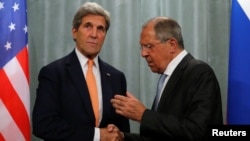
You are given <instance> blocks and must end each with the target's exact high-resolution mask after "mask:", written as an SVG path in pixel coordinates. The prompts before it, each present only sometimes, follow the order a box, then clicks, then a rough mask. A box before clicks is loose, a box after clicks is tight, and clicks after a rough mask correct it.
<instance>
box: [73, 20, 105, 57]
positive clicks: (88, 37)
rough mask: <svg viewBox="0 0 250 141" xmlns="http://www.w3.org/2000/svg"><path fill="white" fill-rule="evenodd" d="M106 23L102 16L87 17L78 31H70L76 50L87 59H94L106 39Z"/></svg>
mask: <svg viewBox="0 0 250 141" xmlns="http://www.w3.org/2000/svg"><path fill="white" fill-rule="evenodd" d="M106 33H107V32H106V22H105V18H104V17H103V16H99V15H87V16H85V17H83V18H82V23H81V25H80V26H79V28H78V29H72V36H73V39H75V40H76V47H77V48H78V50H79V51H80V52H81V53H82V54H83V55H85V56H86V57H88V58H94V57H95V56H96V55H97V54H98V53H99V52H100V51H101V48H102V45H103V43H104V40H105V37H106Z"/></svg>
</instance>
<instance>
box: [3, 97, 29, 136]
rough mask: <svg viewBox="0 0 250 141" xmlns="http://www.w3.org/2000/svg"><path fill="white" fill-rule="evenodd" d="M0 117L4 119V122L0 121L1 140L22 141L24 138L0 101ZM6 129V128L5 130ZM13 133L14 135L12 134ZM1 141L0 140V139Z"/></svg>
mask: <svg viewBox="0 0 250 141" xmlns="http://www.w3.org/2000/svg"><path fill="white" fill-rule="evenodd" d="M0 111H1V112H0V115H1V117H3V118H4V120H2V121H0V123H1V124H0V129H1V132H2V137H1V138H3V139H2V140H3V141H4V140H6V141H24V140H25V138H24V136H23V134H22V132H21V131H20V129H19V128H18V127H17V125H16V123H15V122H14V120H13V119H12V117H11V115H10V113H9V112H8V110H7V108H6V107H5V105H4V104H3V102H2V101H1V100H0ZM6 127H7V128H6ZM13 133H14V134H13ZM0 140H1V139H0Z"/></svg>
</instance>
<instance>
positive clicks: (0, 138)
mask: <svg viewBox="0 0 250 141" xmlns="http://www.w3.org/2000/svg"><path fill="white" fill-rule="evenodd" d="M0 141H4V138H3V135H2V134H1V133H0Z"/></svg>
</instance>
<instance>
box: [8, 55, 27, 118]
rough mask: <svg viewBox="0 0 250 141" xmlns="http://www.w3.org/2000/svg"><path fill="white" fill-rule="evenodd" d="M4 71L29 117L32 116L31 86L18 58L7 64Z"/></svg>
mask: <svg viewBox="0 0 250 141" xmlns="http://www.w3.org/2000/svg"><path fill="white" fill-rule="evenodd" d="M21 58H22V57H21ZM4 71H5V73H6V75H7V77H8V79H9V80H10V82H11V85H12V86H13V88H14V89H15V91H16V92H17V94H18V96H19V97H20V99H21V101H22V102H23V104H24V105H25V109H26V111H27V112H28V115H30V114H29V111H30V110H29V109H30V105H29V103H30V99H29V84H28V80H27V78H26V75H25V73H24V71H23V69H22V66H21V65H20V64H19V61H18V60H17V58H16V57H15V58H13V59H12V60H10V61H9V63H8V64H6V66H5V67H4Z"/></svg>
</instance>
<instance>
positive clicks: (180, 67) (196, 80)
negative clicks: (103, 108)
mask: <svg viewBox="0 0 250 141" xmlns="http://www.w3.org/2000/svg"><path fill="white" fill-rule="evenodd" d="M140 44H141V55H142V57H144V58H145V59H146V61H147V63H148V66H149V67H150V69H151V71H152V72H154V73H159V74H161V75H162V76H164V75H165V76H166V78H165V80H164V81H163V87H162V88H161V89H159V90H158V91H160V95H159V102H157V98H156V99H155V101H154V104H153V106H152V109H151V110H150V109H146V108H145V106H144V105H143V104H142V103H141V102H140V101H139V100H138V99H136V98H135V97H134V96H133V95H132V94H131V93H127V97H125V96H119V95H116V96H115V98H114V99H112V100H111V102H112V103H113V106H114V107H115V108H116V112H117V113H118V114H121V115H123V116H125V117H127V118H130V119H132V120H135V121H138V122H140V133H139V134H135V133H133V134H129V133H124V136H125V140H126V141H127V140H128V141H160V140H164V141H176V140H182V141H183V140H189V141H205V140H209V134H210V135H211V130H210V128H211V126H213V125H222V124H223V117H222V104H221V93H220V87H219V84H218V81H217V78H216V76H215V74H214V72H213V70H212V68H211V67H210V66H209V65H208V64H206V63H205V62H202V61H200V60H197V59H195V58H194V57H193V56H192V55H191V54H190V53H188V52H187V51H186V50H185V49H184V43H183V38H182V33H181V27H180V26H179V24H178V23H177V22H176V21H175V20H173V19H170V18H167V17H156V18H153V19H150V20H149V21H148V22H146V23H145V24H144V25H143V27H142V32H141V37H140Z"/></svg>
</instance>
